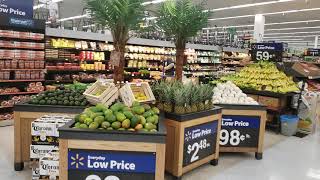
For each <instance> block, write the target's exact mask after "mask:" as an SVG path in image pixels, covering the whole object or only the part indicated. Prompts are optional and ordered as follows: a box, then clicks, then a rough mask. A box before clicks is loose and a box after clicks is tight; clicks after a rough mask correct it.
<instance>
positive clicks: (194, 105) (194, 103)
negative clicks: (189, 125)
mask: <svg viewBox="0 0 320 180" xmlns="http://www.w3.org/2000/svg"><path fill="white" fill-rule="evenodd" d="M198 101H199V94H198V88H197V87H193V88H192V91H191V94H190V104H191V112H198V106H197V103H198Z"/></svg>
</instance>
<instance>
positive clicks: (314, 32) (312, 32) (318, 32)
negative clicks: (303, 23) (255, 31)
mask: <svg viewBox="0 0 320 180" xmlns="http://www.w3.org/2000/svg"><path fill="white" fill-rule="evenodd" d="M293 34H320V31H309V32H290V33H266V34H264V35H265V36H268V35H293Z"/></svg>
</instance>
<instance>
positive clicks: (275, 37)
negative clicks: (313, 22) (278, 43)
mask: <svg viewBox="0 0 320 180" xmlns="http://www.w3.org/2000/svg"><path fill="white" fill-rule="evenodd" d="M308 37H316V35H308V36H274V37H264V39H277V38H308Z"/></svg>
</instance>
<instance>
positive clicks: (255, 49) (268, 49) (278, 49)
mask: <svg viewBox="0 0 320 180" xmlns="http://www.w3.org/2000/svg"><path fill="white" fill-rule="evenodd" d="M251 49H252V50H251V56H252V59H253V60H256V61H272V62H280V61H282V53H283V44H282V43H255V44H252V45H251Z"/></svg>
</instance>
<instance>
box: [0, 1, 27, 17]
mask: <svg viewBox="0 0 320 180" xmlns="http://www.w3.org/2000/svg"><path fill="white" fill-rule="evenodd" d="M0 15H5V16H9V17H23V18H30V19H32V18H33V0H0Z"/></svg>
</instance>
